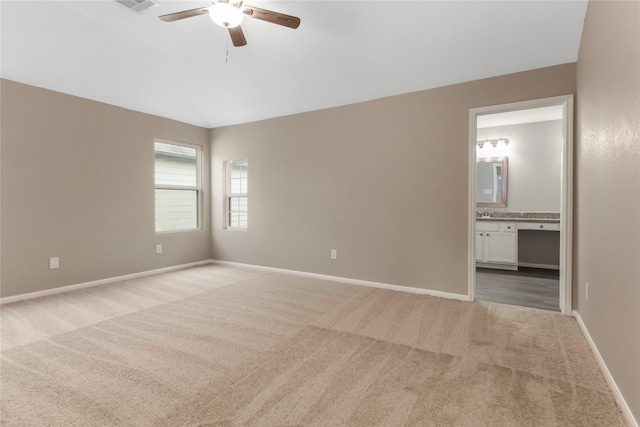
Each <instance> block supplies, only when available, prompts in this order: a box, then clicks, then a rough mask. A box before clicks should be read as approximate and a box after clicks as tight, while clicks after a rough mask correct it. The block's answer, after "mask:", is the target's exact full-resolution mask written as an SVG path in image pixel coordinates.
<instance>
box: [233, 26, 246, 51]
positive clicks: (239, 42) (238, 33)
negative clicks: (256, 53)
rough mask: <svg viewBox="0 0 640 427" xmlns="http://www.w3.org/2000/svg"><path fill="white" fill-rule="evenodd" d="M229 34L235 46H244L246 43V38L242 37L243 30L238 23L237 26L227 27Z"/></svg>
mask: <svg viewBox="0 0 640 427" xmlns="http://www.w3.org/2000/svg"><path fill="white" fill-rule="evenodd" d="M229 35H230V36H231V41H232V42H233V45H234V46H235V47H240V46H244V45H246V44H247V39H245V38H244V32H243V31H242V28H241V27H240V25H238V26H237V27H233V28H229Z"/></svg>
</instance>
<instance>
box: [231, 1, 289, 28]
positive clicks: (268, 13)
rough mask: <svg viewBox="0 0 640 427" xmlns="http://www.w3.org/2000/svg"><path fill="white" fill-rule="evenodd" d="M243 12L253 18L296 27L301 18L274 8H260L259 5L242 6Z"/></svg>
mask: <svg viewBox="0 0 640 427" xmlns="http://www.w3.org/2000/svg"><path fill="white" fill-rule="evenodd" d="M242 13H244V14H245V15H246V16H249V17H251V18H255V19H260V20H262V21H267V22H271V23H272V24H278V25H282V26H284V27H289V28H294V29H295V28H298V26H299V25H300V18H297V17H295V16H291V15H285V14H284V13H279V12H274V11H272V10H267V9H260V8H259V7H254V6H242Z"/></svg>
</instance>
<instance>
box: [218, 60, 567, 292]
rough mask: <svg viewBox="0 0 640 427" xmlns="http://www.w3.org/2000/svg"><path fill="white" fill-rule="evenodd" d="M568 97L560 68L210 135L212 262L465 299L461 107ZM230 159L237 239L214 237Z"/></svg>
mask: <svg viewBox="0 0 640 427" xmlns="http://www.w3.org/2000/svg"><path fill="white" fill-rule="evenodd" d="M574 92H575V64H566V65H561V66H556V67H550V68H545V69H539V70H535V71H530V72H524V73H517V74H512V75H507V76H502V77H496V78H491V79H486V80H479V81H474V82H469V83H464V84H459V85H454V86H448V87H443V88H438V89H432V90H427V91H423V92H416V93H411V94H407V95H400V96H395V97H389V98H383V99H379V100H376V101H371V102H366V103H361V104H355V105H349V106H345V107H339V108H332V109H327V110H322V111H315V112H310V113H304V114H298V115H293V116H288V117H282V118H276V119H271V120H266V121H261V122H255V123H248V124H244V125H237V126H229V127H224V128H218V129H214V130H213V131H212V179H213V187H212V188H213V211H212V214H213V257H214V258H215V259H219V260H228V261H235V262H241V263H249V264H258V265H266V266H272V267H280V268H287V269H293V270H302V271H307V272H315V273H321V274H328V275H335V276H341V277H349V278H357V279H363V280H372V281H377V282H383V283H390V284H397V285H407V286H414V287H419V288H428V289H431V290H438V291H444V292H450V293H456V294H464V295H466V294H467V284H468V283H467V281H468V280H467V257H468V255H467V253H468V252H467V246H468V245H467V239H468V230H467V221H468V156H469V152H468V150H469V124H468V122H469V109H470V108H473V107H480V106H487V105H494V104H502V103H508V102H514V101H523V100H529V99H535V98H544V97H550V96H557V95H565V94H571V93H574ZM232 159H247V160H248V161H249V211H250V212H249V230H248V231H247V232H237V231H224V230H223V198H222V194H223V172H222V162H223V161H225V160H232ZM332 248H335V249H337V250H338V259H337V260H335V261H332V260H330V257H329V253H330V249H332Z"/></svg>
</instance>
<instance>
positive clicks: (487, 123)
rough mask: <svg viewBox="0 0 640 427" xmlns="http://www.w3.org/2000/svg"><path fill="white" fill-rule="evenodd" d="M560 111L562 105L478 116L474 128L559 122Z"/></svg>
mask: <svg viewBox="0 0 640 427" xmlns="http://www.w3.org/2000/svg"><path fill="white" fill-rule="evenodd" d="M562 111H563V106H562V105H552V106H549V107H539V108H529V109H527V110H516V111H507V112H505V113H495V114H485V115H481V116H478V118H477V122H476V126H477V128H478V129H482V128H491V127H496V126H509V125H519V124H523V123H537V122H547V121H550V120H561V119H562Z"/></svg>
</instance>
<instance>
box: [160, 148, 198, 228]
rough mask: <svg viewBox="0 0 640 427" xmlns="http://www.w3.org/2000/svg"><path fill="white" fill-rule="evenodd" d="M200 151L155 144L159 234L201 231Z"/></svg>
mask: <svg viewBox="0 0 640 427" xmlns="http://www.w3.org/2000/svg"><path fill="white" fill-rule="evenodd" d="M200 161H201V160H200V147H198V146H196V145H187V144H178V143H173V142H171V143H169V142H162V141H155V177H156V178H155V179H156V233H161V232H167V231H184V230H197V229H198V228H199V227H200V198H201V192H202V189H201V187H200V185H201V183H200V181H201V180H200Z"/></svg>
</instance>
